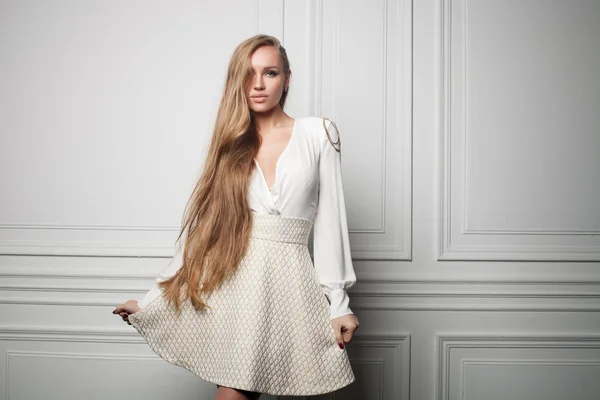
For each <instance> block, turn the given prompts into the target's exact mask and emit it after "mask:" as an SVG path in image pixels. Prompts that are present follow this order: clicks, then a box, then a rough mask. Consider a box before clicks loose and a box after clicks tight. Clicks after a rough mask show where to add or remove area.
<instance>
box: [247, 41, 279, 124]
mask: <svg viewBox="0 0 600 400" xmlns="http://www.w3.org/2000/svg"><path fill="white" fill-rule="evenodd" d="M250 64H251V67H252V75H251V77H250V78H249V79H248V82H247V83H246V94H247V96H248V106H249V107H250V109H251V110H252V111H254V112H257V113H262V112H266V111H269V110H271V109H272V108H273V107H277V106H279V100H280V99H281V95H282V94H283V89H284V88H287V87H288V84H289V76H290V75H289V74H288V75H287V76H286V75H285V74H284V73H283V62H282V60H281V56H280V55H279V50H277V49H276V48H275V47H274V46H262V47H259V48H258V49H257V50H256V51H255V52H254V53H253V54H252V56H251V57H250Z"/></svg>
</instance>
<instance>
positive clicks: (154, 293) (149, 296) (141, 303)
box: [138, 286, 162, 308]
mask: <svg viewBox="0 0 600 400" xmlns="http://www.w3.org/2000/svg"><path fill="white" fill-rule="evenodd" d="M161 294H162V290H161V289H160V288H159V287H157V286H155V287H153V288H151V289H150V290H148V292H146V295H145V296H144V297H143V298H142V299H141V300H138V307H139V308H144V307H146V306H147V305H148V304H150V303H151V302H152V300H154V299H156V298H157V297H158V296H160V295H161Z"/></svg>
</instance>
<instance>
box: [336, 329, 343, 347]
mask: <svg viewBox="0 0 600 400" xmlns="http://www.w3.org/2000/svg"><path fill="white" fill-rule="evenodd" d="M335 340H336V341H337V342H338V346H339V347H340V349H343V348H344V338H343V337H342V328H341V327H336V328H335Z"/></svg>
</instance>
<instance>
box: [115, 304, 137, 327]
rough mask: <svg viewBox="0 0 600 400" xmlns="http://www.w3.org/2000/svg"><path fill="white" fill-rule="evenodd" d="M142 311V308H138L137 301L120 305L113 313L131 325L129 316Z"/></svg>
mask: <svg viewBox="0 0 600 400" xmlns="http://www.w3.org/2000/svg"><path fill="white" fill-rule="evenodd" d="M140 310H141V308H140V306H138V302H137V300H127V301H126V302H125V303H124V304H118V305H117V307H116V308H115V309H114V310H113V312H112V313H113V314H119V316H121V318H123V321H125V322H127V323H128V324H129V325H131V322H129V315H130V314H134V313H136V312H138V311H140Z"/></svg>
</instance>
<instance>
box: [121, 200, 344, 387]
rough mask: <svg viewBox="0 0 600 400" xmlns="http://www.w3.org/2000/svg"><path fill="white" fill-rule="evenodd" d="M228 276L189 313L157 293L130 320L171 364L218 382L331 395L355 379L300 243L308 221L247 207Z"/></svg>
mask: <svg viewBox="0 0 600 400" xmlns="http://www.w3.org/2000/svg"><path fill="white" fill-rule="evenodd" d="M252 215H253V218H254V219H253V226H252V233H251V239H250V246H249V248H248V251H247V252H246V254H245V256H244V258H243V259H242V261H241V263H240V265H239V268H238V270H237V272H236V274H235V275H234V277H233V278H232V279H230V280H228V281H225V282H223V285H222V286H221V287H220V288H218V289H216V290H215V291H213V293H212V294H211V295H210V296H208V297H207V298H206V300H205V301H206V302H207V303H208V305H209V306H210V307H211V308H210V309H208V308H207V309H204V310H201V311H196V310H195V309H194V308H193V306H192V305H191V303H190V302H189V300H188V301H186V302H184V303H183V307H182V310H181V314H180V315H179V316H178V315H177V314H176V313H175V309H174V307H173V306H171V305H168V303H167V302H166V300H165V299H164V297H162V296H159V297H157V298H156V299H154V300H153V301H152V302H151V303H149V304H148V305H146V306H145V307H144V308H142V309H141V310H140V311H138V312H136V313H134V314H131V315H130V316H129V321H130V322H131V324H132V325H133V327H135V329H136V330H137V331H138V332H139V333H140V334H141V335H142V337H143V338H144V339H145V340H146V342H147V343H148V345H149V346H150V347H151V349H152V350H153V351H154V352H155V353H156V354H157V355H158V356H160V357H161V358H163V359H164V360H166V361H168V362H169V363H171V364H174V365H178V366H180V367H183V368H185V369H187V370H189V371H191V372H193V373H194V374H196V375H197V376H199V377H200V378H202V379H204V380H206V381H208V382H212V383H215V384H218V385H221V386H228V387H233V388H236V389H242V390H249V391H253V392H260V393H266V394H271V395H280V396H283V395H291V396H309V395H317V394H323V393H330V392H333V391H335V390H338V389H340V388H342V387H344V386H347V385H349V384H350V383H352V382H353V381H354V380H355V377H354V374H353V371H352V368H351V366H350V362H349V359H348V355H347V353H346V347H344V349H340V348H339V347H338V344H337V341H336V338H335V333H334V330H333V326H332V323H331V319H330V314H329V302H328V301H327V298H326V297H325V294H324V293H323V290H322V289H321V287H320V285H319V281H318V278H317V274H316V270H315V268H314V265H313V262H312V259H311V257H310V253H309V251H308V247H307V243H308V238H309V235H310V231H311V228H312V224H313V223H312V221H310V220H307V219H303V218H296V217H286V216H281V215H273V214H262V213H256V212H252Z"/></svg>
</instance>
